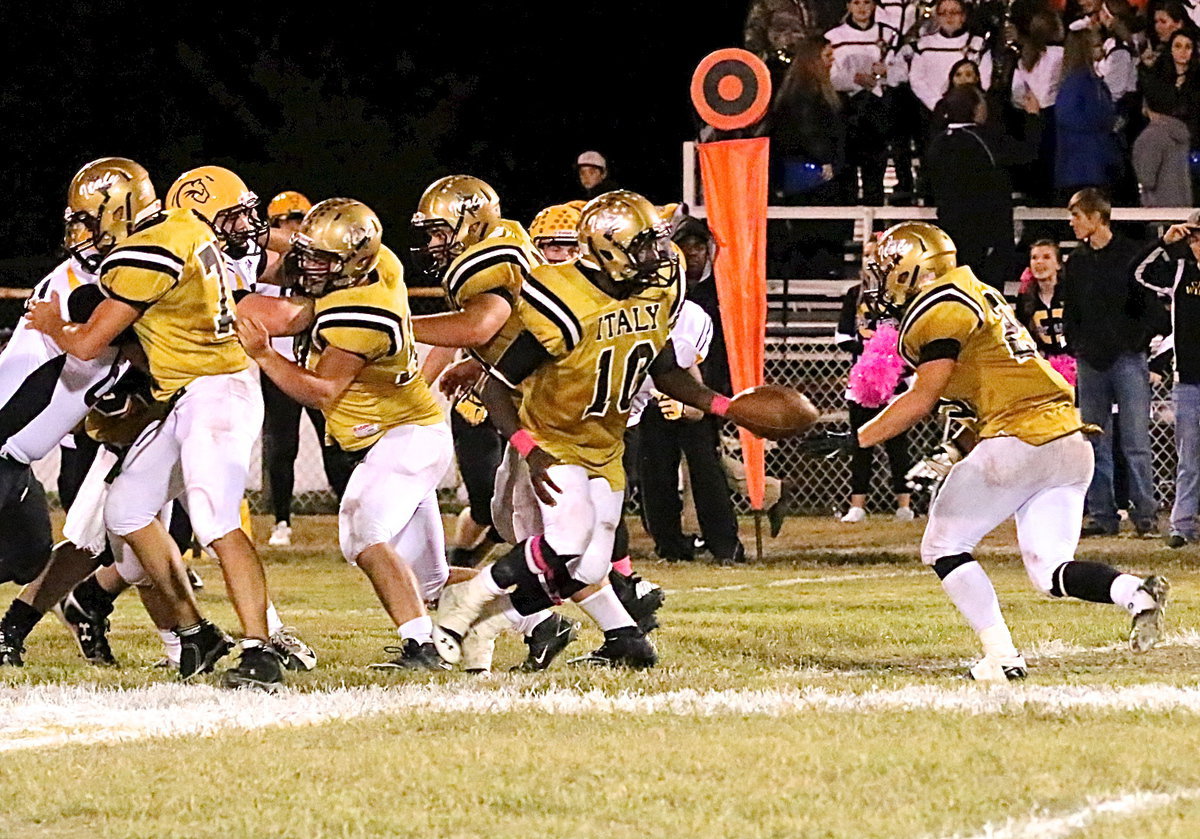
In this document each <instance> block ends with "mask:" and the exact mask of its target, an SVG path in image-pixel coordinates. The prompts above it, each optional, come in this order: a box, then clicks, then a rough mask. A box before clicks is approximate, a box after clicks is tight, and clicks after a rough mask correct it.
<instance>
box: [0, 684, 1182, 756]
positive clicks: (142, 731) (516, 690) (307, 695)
mask: <svg viewBox="0 0 1200 839" xmlns="http://www.w3.org/2000/svg"><path fill="white" fill-rule="evenodd" d="M907 711H921V712H923V713H931V712H932V713H958V714H968V715H980V714H987V715H991V714H1009V713H1020V712H1024V711H1032V712H1036V713H1039V714H1042V715H1061V714H1069V713H1074V712H1080V711H1092V712H1125V711H1138V712H1142V713H1147V712H1150V713H1191V714H1200V685H1192V686H1187V687H1177V686H1174V685H1167V684H1145V685H1136V686H1126V687H1096V686H1039V685H1020V686H1000V687H995V688H986V687H983V686H979V685H972V684H965V685H957V686H954V687H946V686H942V685H914V686H910V687H904V688H898V689H887V690H884V689H876V690H868V691H864V692H862V693H852V692H847V691H832V690H828V689H826V688H821V687H803V688H780V689H774V690H709V691H698V690H674V691H664V692H661V693H642V692H622V693H617V694H607V693H603V692H601V691H596V690H592V691H585V692H579V691H572V690H567V689H562V688H553V689H549V690H538V689H537V688H535V687H528V686H522V685H519V684H506V685H500V686H485V685H466V684H461V685H454V684H439V685H414V684H403V685H397V686H395V687H391V688H383V687H365V688H340V689H335V690H329V691H313V692H299V691H287V692H283V693H281V694H280V695H277V696H268V695H265V694H261V693H257V692H253V691H232V692H230V691H221V690H217V689H216V688H211V687H206V686H200V685H192V686H187V685H177V684H161V685H154V686H151V687H146V688H137V689H134V690H105V689H97V688H92V687H62V686H37V687H7V688H0V752H5V751H16V750H22V749H32V748H46V747H52V746H64V745H70V744H89V743H103V742H113V741H121V740H133V739H141V738H146V737H177V736H209V735H213V734H218V733H222V732H228V731H239V730H240V731H251V730H256V729H262V728H276V727H297V726H306V725H317V724H321V723H326V722H334V721H338V720H353V719H358V718H362V717H368V716H373V715H380V714H396V715H404V714H457V713H466V714H511V713H544V714H557V715H562V714H569V715H576V716H609V715H629V714H637V715H649V714H664V715H670V716H687V717H711V716H745V715H762V716H773V717H783V716H794V715H801V714H808V713H813V712H826V713H849V714H875V713H885V712H907Z"/></svg>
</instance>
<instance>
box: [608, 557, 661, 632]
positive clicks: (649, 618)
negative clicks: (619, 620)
mask: <svg viewBox="0 0 1200 839" xmlns="http://www.w3.org/2000/svg"><path fill="white" fill-rule="evenodd" d="M608 581H609V583H611V584H612V587H613V592H615V593H616V595H617V599H618V600H620V601H621V605H622V606H624V607H625V611H627V612H629V617H631V618H633V622H634V623H636V624H637V625H638V629H640V630H642V632H643V633H647V634H648V633H650V632H653V631H654V630H655V629H658V614H657V612H658V610H659V609H660V608H662V604H663V601H665V600H666V599H667V595H666V592H664V591H663V590H662V588H661V587H660V586H658V585H656V584H654V583H651V582H649V581H647V580H643V579H642V578H641V577H639V576H638V575H637V574H630V575H629V576H628V577H626V576H625V575H624V574H621V573H620V572H618V571H616V570H613V571H609V572H608Z"/></svg>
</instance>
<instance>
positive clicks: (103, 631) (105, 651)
mask: <svg viewBox="0 0 1200 839" xmlns="http://www.w3.org/2000/svg"><path fill="white" fill-rule="evenodd" d="M53 612H54V614H55V615H56V616H57V617H58V619H59V620H60V621H62V622H63V626H65V627H66V628H67V629H69V630H70V631H71V635H72V636H73V637H74V638H75V645H76V646H77V647H79V652H80V653H81V654H82V655H83V657H84V658H85V659H87V662H88V664H95V665H97V666H99V667H116V666H117V660H116V658H114V657H113V654H112V648H111V647H109V645H108V627H109V623H108V618H106V617H104V618H102V617H100V616H99V615H93V614H91V613H90V612H88V611H87V610H85V609H84V608H83V607H82V606H80V605H79V601H78V600H76V599H75V595H74V594H68V595H67V596H66V597H64V598H63V599H62V600H60V601H58V603H57V604H55V606H54V609H53Z"/></svg>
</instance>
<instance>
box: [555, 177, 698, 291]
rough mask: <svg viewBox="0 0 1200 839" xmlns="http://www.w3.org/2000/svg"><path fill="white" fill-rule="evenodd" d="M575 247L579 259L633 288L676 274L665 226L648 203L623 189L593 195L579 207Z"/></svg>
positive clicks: (669, 281) (665, 282) (676, 263)
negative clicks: (578, 252) (577, 247)
mask: <svg viewBox="0 0 1200 839" xmlns="http://www.w3.org/2000/svg"><path fill="white" fill-rule="evenodd" d="M579 245H580V248H581V250H582V251H583V259H584V260H586V261H587V262H589V263H591V264H592V265H594V266H595V267H597V268H599V269H600V270H601V271H603V272H604V273H605V274H607V275H608V276H609V278H610V279H612V280H613V281H614V282H616V283H622V284H627V285H629V286H630V287H631V288H632V289H633V290H634V291H636V289H638V288H644V287H646V286H668V285H671V284H672V283H673V282H675V280H676V278H677V275H678V273H679V259H678V257H677V256H676V255H675V252H674V250H672V248H671V229H670V225H669V224H667V223H666V222H664V221H663V220H662V219H661V218H660V217H659V215H658V210H657V209H655V207H654V205H653V204H651V203H650V202H649V201H647V200H646V199H645V198H643V197H642V196H640V195H638V194H637V193H636V192H630V191H629V190H627V189H617V190H613V191H612V192H606V193H604V194H603V195H597V196H596V197H595V198H593V199H592V200H591V201H589V202H588V203H587V204H586V205H585V206H584V208H583V212H582V214H581V216H580V219H579ZM631 293H632V292H631Z"/></svg>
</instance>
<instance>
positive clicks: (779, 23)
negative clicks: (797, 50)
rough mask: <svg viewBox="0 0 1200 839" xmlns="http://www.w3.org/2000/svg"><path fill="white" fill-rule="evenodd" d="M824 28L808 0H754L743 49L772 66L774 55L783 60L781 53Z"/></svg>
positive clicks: (743, 39)
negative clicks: (770, 61) (771, 59)
mask: <svg viewBox="0 0 1200 839" xmlns="http://www.w3.org/2000/svg"><path fill="white" fill-rule="evenodd" d="M834 17H836V12H835V15H834ZM825 28H826V25H825V23H824V22H823V21H821V20H820V19H819V18H818V16H817V13H816V11H815V10H814V9H813V7H812V6H810V5H809V4H808V2H807V0H754V2H752V3H751V4H750V11H749V12H748V13H747V14H746V25H745V27H744V28H743V31H742V46H743V47H745V48H746V49H747V50H749V51H750V52H752V53H754V54H755V55H757V56H758V57H759V58H761V59H763V61H767V62H768V63H769V59H770V58H771V57H772V56H774V57H775V58H776V59H777V60H778V59H780V53H781V52H782V53H787V52H789V50H790V48H791V47H792V46H795V45H797V44H799V42H800V41H801V40H802V39H804V38H806V37H809V36H811V35H817V34H820V32H821V31H822V29H825Z"/></svg>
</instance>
